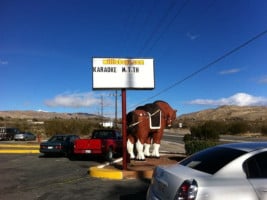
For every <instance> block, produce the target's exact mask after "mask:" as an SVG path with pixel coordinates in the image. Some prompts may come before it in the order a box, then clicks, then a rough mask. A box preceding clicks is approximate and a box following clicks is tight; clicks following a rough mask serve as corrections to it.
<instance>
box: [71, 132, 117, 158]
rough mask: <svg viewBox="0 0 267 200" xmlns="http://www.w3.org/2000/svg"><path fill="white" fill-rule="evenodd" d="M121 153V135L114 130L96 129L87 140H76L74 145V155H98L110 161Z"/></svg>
mask: <svg viewBox="0 0 267 200" xmlns="http://www.w3.org/2000/svg"><path fill="white" fill-rule="evenodd" d="M121 153H122V135H121V132H120V131H118V130H115V129H97V130H94V131H93V133H92V137H91V138H89V139H78V140H76V141H75V143H74V154H79V155H99V156H104V157H105V158H106V159H107V160H109V161H110V160H112V159H113V157H114V155H115V154H121Z"/></svg>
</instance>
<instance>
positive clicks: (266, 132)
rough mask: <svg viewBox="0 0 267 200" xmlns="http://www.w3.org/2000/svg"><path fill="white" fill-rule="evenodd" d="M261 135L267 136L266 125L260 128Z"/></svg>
mask: <svg viewBox="0 0 267 200" xmlns="http://www.w3.org/2000/svg"><path fill="white" fill-rule="evenodd" d="M261 133H262V134H263V135H267V125H263V126H262V128H261Z"/></svg>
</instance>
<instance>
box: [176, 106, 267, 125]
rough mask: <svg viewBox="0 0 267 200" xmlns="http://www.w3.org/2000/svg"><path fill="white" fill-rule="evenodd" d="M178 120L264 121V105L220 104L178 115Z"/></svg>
mask: <svg viewBox="0 0 267 200" xmlns="http://www.w3.org/2000/svg"><path fill="white" fill-rule="evenodd" d="M178 120H180V121H206V120H222V121H233V120H246V121H266V120H267V107H266V106H221V107H218V108H215V109H207V110H203V111H199V112H194V113H190V114H185V115H181V116H179V118H178Z"/></svg>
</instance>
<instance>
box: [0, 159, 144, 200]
mask: <svg viewBox="0 0 267 200" xmlns="http://www.w3.org/2000/svg"><path fill="white" fill-rule="evenodd" d="M0 160H1V165H0V171H1V178H0V185H1V186H0V194H1V196H0V199H1V200H14V199H21V200H28V199H31V200H35V199H36V200H50V199H51V200H54V199H60V200H62V199H64V200H73V199H90V200H102V199H120V200H124V199H125V200H126V199H130V200H131V199H139V200H142V199H145V194H146V190H147V187H148V185H149V181H148V180H138V179H132V180H107V179H98V178H92V177H90V176H89V175H88V174H87V171H88V168H89V167H90V166H95V165H98V164H99V162H98V161H96V160H91V161H90V160H78V161H70V160H69V159H68V158H64V157H39V156H38V154H27V155H25V154H21V155H16V154H15V155H14V154H1V155H0Z"/></svg>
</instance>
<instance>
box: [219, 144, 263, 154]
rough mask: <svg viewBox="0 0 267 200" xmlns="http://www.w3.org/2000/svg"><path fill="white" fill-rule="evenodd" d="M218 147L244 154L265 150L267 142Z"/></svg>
mask: <svg viewBox="0 0 267 200" xmlns="http://www.w3.org/2000/svg"><path fill="white" fill-rule="evenodd" d="M219 146H220V147H226V148H232V149H237V150H242V151H246V152H251V151H255V150H258V149H264V148H267V142H237V143H227V144H222V145H219Z"/></svg>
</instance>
